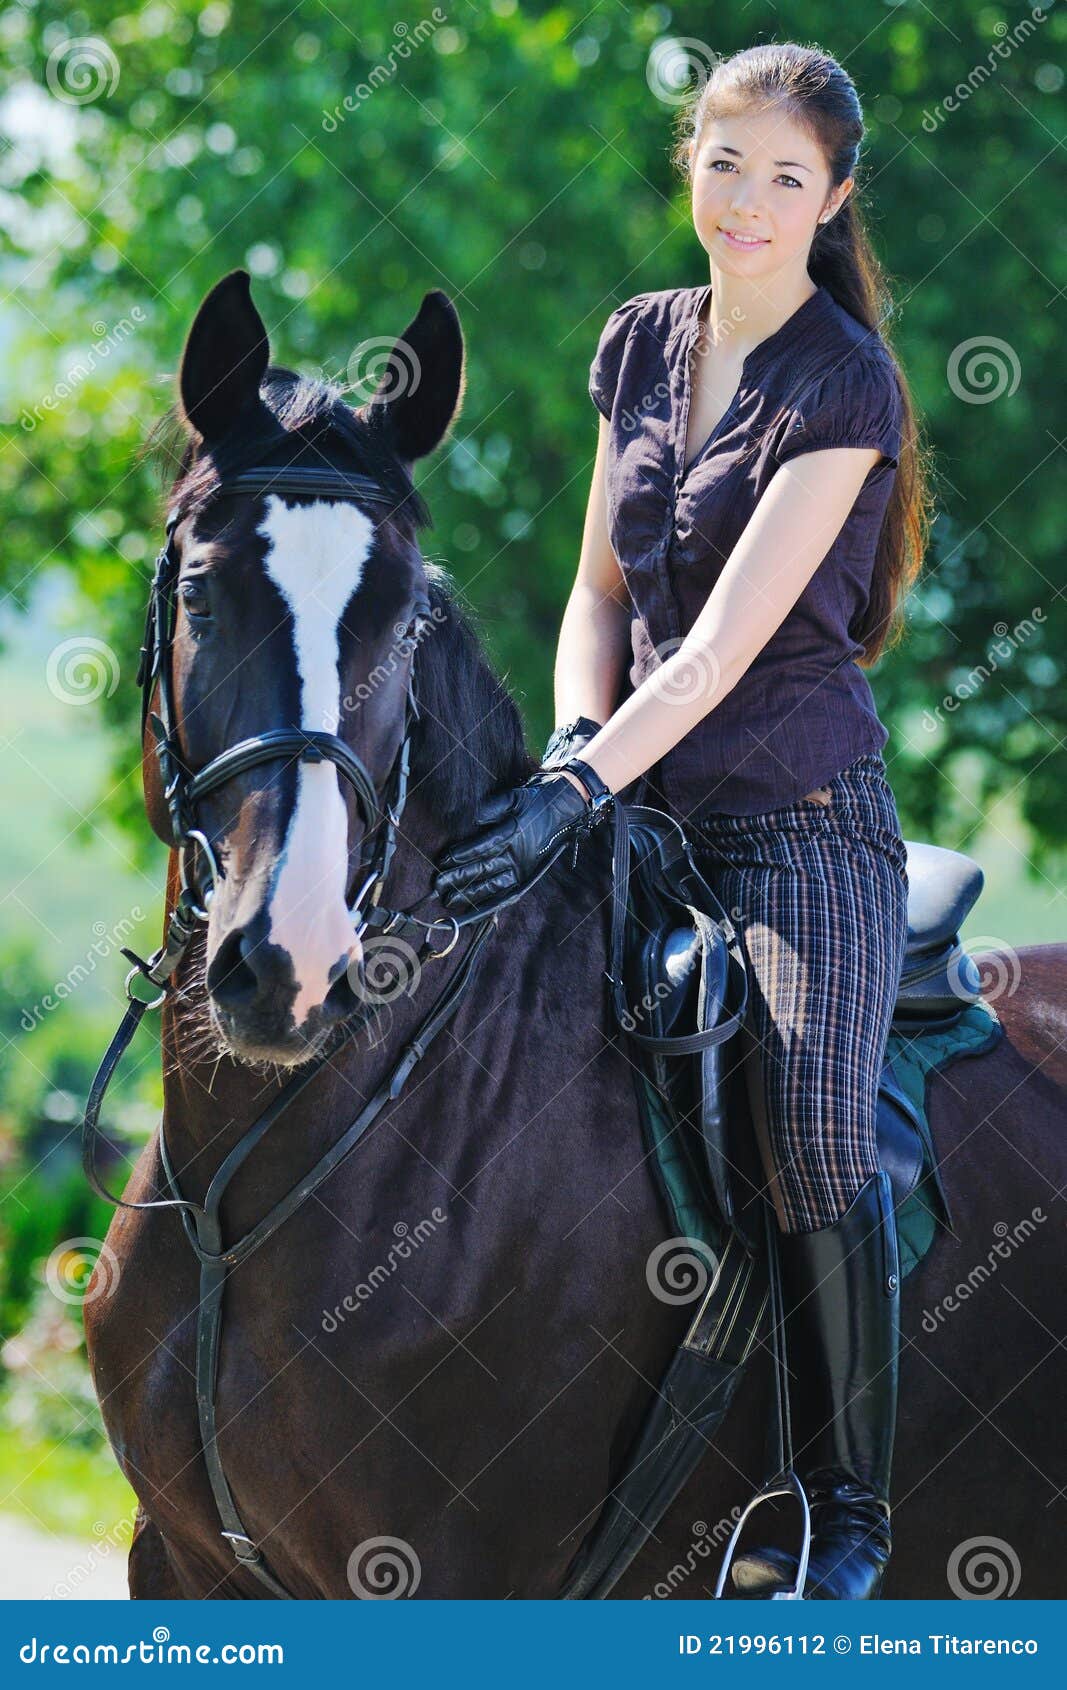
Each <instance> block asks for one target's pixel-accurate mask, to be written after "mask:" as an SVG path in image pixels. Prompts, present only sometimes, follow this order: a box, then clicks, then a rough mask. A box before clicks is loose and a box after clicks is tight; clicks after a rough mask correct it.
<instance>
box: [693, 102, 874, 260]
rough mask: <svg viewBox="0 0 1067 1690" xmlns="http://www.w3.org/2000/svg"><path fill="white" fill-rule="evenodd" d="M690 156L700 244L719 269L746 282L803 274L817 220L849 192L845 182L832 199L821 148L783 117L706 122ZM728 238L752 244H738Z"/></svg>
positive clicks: (770, 115)
mask: <svg viewBox="0 0 1067 1690" xmlns="http://www.w3.org/2000/svg"><path fill="white" fill-rule="evenodd" d="M690 157H691V161H692V186H693V225H694V227H695V229H696V232H697V235H698V236H699V238H700V243H701V245H702V246H703V247H704V250H705V251H706V252H707V254H708V256H709V257H710V258H711V260H712V262H713V263H714V264H716V265H717V266H718V268H719V269H720V270H724V271H726V272H727V273H728V274H729V275H737V276H744V277H746V278H747V279H749V280H755V279H757V278H759V277H766V276H769V275H772V274H773V273H774V272H775V271H777V270H780V269H782V268H783V267H784V266H786V265H788V264H790V263H791V262H792V263H797V264H802V265H804V266H805V267H806V265H807V255H808V249H809V248H810V246H811V243H812V240H813V238H814V236H815V232H816V230H817V228H818V223H819V218H820V217H823V216H825V215H826V214H828V213H829V212H831V211H832V210H836V209H837V207H838V206H840V205H841V204H842V203H843V201H844V200H845V199H846V197H847V196H848V194H849V192H850V191H851V188H852V178H851V177H849V178H848V179H847V180H846V181H844V182H842V184H841V186H840V187H839V188H838V189H836V190H835V191H834V193H833V194H831V192H830V172H829V171H828V169H827V167H826V163H825V160H824V158H823V155H822V153H821V151H820V150H819V147H818V146H817V145H816V143H815V141H814V140H812V138H811V137H810V136H809V135H807V134H806V133H805V131H804V130H802V129H800V128H799V127H798V126H797V125H796V124H795V123H794V122H792V121H791V119H790V118H788V117H786V116H785V114H784V113H783V112H781V111H778V112H775V111H766V112H763V113H761V114H760V115H758V116H757V115H753V116H751V117H727V118H711V119H709V121H708V122H707V123H706V124H705V126H704V133H703V135H702V136H701V138H700V142H699V144H698V145H696V146H694V148H693V149H692V151H691V154H690ZM731 234H737V235H742V236H744V235H747V236H750V237H755V239H754V241H752V243H751V244H748V245H742V244H741V243H740V242H735V241H733V240H731V239H730V236H731Z"/></svg>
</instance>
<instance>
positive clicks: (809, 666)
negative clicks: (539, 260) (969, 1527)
mask: <svg viewBox="0 0 1067 1690" xmlns="http://www.w3.org/2000/svg"><path fill="white" fill-rule="evenodd" d="M686 119H687V121H686V129H685V133H684V134H683V136H682V138H681V141H680V143H679V147H678V151H677V153H676V160H677V162H678V163H679V164H680V165H681V166H682V167H683V169H684V170H685V172H686V173H687V175H688V176H689V178H690V180H691V185H692V208H693V223H694V227H695V229H696V233H697V236H698V238H699V240H700V243H701V245H702V246H703V248H704V250H705V252H706V253H707V255H708V260H709V272H710V281H709V283H708V284H707V285H699V286H697V285H694V286H689V287H678V288H668V289H661V290H654V291H652V292H648V293H642V294H638V295H636V296H635V297H634V298H633V299H630V300H627V301H626V303H625V304H623V305H620V306H619V307H618V309H617V310H615V311H614V312H612V314H611V316H610V317H609V318H608V321H607V323H606V325H605V327H604V329H603V332H602V334H601V336H600V342H599V345H598V347H597V353H596V357H595V358H594V360H593V364H592V368H591V371H590V393H591V396H592V398H593V400H594V402H595V404H596V405H597V408H598V409H599V411H600V412H601V418H602V420H601V423H600V440H599V447H598V451H597V457H596V465H595V469H594V472H593V484H592V490H591V493H590V499H589V508H588V512H587V516H586V523H585V533H584V538H583V544H582V552H581V558H580V561H579V566H578V574H577V579H576V581H575V585H574V589H573V592H572V593H571V596H570V600H569V602H568V605H567V609H566V613H565V615H564V618H563V626H562V630H561V633H560V640H559V652H558V657H557V662H556V710H557V721H558V722H560V723H561V724H562V725H561V726H560V727H559V728H557V730H556V733H555V734H554V735H553V737H552V740H551V741H550V742H549V748H548V750H547V751H546V757H545V762H544V764H543V766H542V771H540V772H539V773H538V774H537V775H535V776H534V777H533V779H532V780H531V781H528V782H527V783H526V784H525V785H523V786H521V787H519V788H517V789H515V790H513V791H510V792H507V793H504V794H501V795H499V796H498V797H497V798H495V799H493V800H491V801H490V802H489V803H488V804H487V805H486V806H485V807H484V808H483V811H482V812H481V814H480V815H479V817H478V818H477V823H478V829H477V831H476V832H475V833H474V834H473V835H472V836H471V837H470V838H469V839H467V840H465V841H463V842H460V843H457V844H454V845H453V846H451V847H450V848H449V850H447V851H446V852H445V853H444V854H443V855H442V857H441V858H440V860H439V865H438V866H439V873H438V876H437V882H436V884H437V888H438V891H439V893H440V895H441V897H442V898H443V900H444V901H445V904H446V907H448V906H451V907H452V908H453V909H456V910H459V909H463V910H467V909H470V908H472V907H474V908H476V907H479V905H482V904H487V903H490V902H494V901H496V900H497V899H498V898H500V897H501V896H502V895H504V894H506V893H507V892H509V891H512V890H515V889H516V888H518V887H521V886H522V885H523V884H524V883H525V882H526V881H528V880H529V879H531V878H532V877H533V875H534V874H536V873H537V872H538V870H539V869H541V868H543V867H544V865H545V863H546V861H549V860H551V854H558V853H559V852H560V850H561V849H563V848H564V847H565V846H566V845H568V844H569V842H570V839H571V837H572V835H573V834H575V833H576V832H580V831H581V830H582V829H583V828H584V827H587V826H589V825H591V820H592V818H593V817H594V816H595V815H596V814H598V813H599V812H600V811H601V810H603V809H605V808H610V804H611V801H612V795H613V794H615V793H621V792H623V790H624V789H625V788H627V787H628V786H629V785H630V784H631V783H632V782H634V781H635V780H637V779H638V777H644V786H643V792H642V796H647V797H649V798H650V800H651V802H653V803H656V802H659V803H661V804H662V806H663V807H665V808H667V809H669V810H670V811H671V812H672V813H673V814H675V815H676V816H677V817H678V818H679V819H680V820H682V821H683V822H684V823H685V825H686V826H687V828H688V830H689V832H690V835H691V837H692V838H693V839H694V842H695V844H696V846H697V849H698V851H699V853H700V855H699V859H698V860H699V863H700V867H701V869H702V871H703V872H704V873H705V875H706V876H707V878H708V880H709V882H710V883H711V884H712V885H713V886H714V887H715V890H716V893H717V895H718V896H719V897H720V898H721V901H722V903H723V905H724V906H725V907H726V908H727V909H728V910H729V911H730V912H731V914H732V915H733V917H734V918H735V919H736V921H737V924H738V927H739V930H740V935H741V939H742V943H743V945H744V948H745V951H746V955H747V961H748V966H749V974H750V986H751V991H750V999H751V1005H752V1008H751V1013H750V1026H749V1036H750V1037H751V1038H752V1039H754V1040H755V1046H756V1048H755V1058H756V1071H757V1075H758V1080H757V1084H756V1085H755V1086H754V1087H753V1088H752V1089H753V1091H754V1104H755V1105H756V1107H755V1108H754V1118H755V1120H756V1125H757V1132H758V1135H759V1138H760V1143H761V1149H762V1151H763V1157H764V1163H765V1166H766V1167H767V1173H768V1184H769V1189H770V1195H771V1197H772V1200H773V1202H774V1205H775V1211H776V1214H777V1218H778V1226H779V1233H778V1248H779V1256H780V1263H781V1273H782V1283H783V1293H784V1301H785V1307H786V1343H787V1351H788V1358H789V1369H790V1399H791V1410H792V1426H793V1442H794V1451H795V1456H796V1460H797V1463H798V1466H799V1467H800V1470H801V1471H802V1472H803V1474H804V1477H805V1482H806V1489H807V1491H808V1496H809V1499H810V1502H811V1504H812V1526H813V1541H812V1554H811V1560H810V1567H809V1574H808V1584H807V1587H806V1594H807V1595H808V1596H815V1597H822V1598H838V1597H850V1598H853V1597H863V1598H869V1597H874V1596H877V1595H878V1594H879V1591H880V1588H881V1582H882V1576H883V1573H884V1569H885V1565H886V1562H887V1560H888V1557H889V1552H890V1546H891V1538H890V1525H889V1519H890V1509H889V1481H890V1464H891V1458H892V1448H893V1438H894V1430H895V1422H896V1400H897V1362H898V1350H899V1327H898V1298H899V1287H898V1275H897V1272H896V1267H895V1263H896V1232H895V1224H894V1217H893V1210H892V1201H891V1196H890V1189H889V1181H888V1176H887V1175H886V1174H885V1173H884V1172H882V1171H881V1170H880V1165H879V1160H878V1149H877V1142H876V1134H875V1107H876V1097H877V1084H878V1075H879V1071H880V1068H881V1063H882V1057H883V1047H884V1044H885V1040H886V1036H887V1033H888V1030H889V1023H890V1018H891V1015H892V1010H893V1004H894V999H895V995H896V989H897V985H898V981H899V975H900V970H901V965H902V961H903V953H904V945H905V939H906V931H907V877H906V868H905V862H906V858H905V850H904V844H903V841H902V839H901V835H900V826H899V821H898V817H897V811H896V806H895V803H894V799H893V794H892V791H891V789H890V787H889V785H888V782H887V780H886V774H885V765H884V762H883V759H882V756H881V749H882V747H883V746H884V744H885V742H886V739H887V737H888V736H887V733H886V730H885V728H884V727H883V725H882V723H881V722H880V720H879V718H878V715H877V712H876V710H875V706H874V701H873V698H872V695H871V690H870V687H869V685H868V682H867V679H866V677H865V675H864V673H863V670H862V669H861V667H860V663H861V662H862V663H863V664H870V663H871V662H873V660H874V659H875V658H876V657H877V656H878V655H879V653H880V652H881V651H882V649H883V647H884V646H885V645H886V643H887V641H888V639H889V637H890V635H891V634H892V632H893V629H894V624H895V612H896V609H897V605H898V601H899V598H900V596H901V594H902V591H903V589H904V588H905V587H906V586H907V584H908V583H909V582H910V580H911V579H912V577H913V576H914V574H915V573H916V571H917V569H918V566H919V563H920V561H921V556H922V550H923V545H924V542H925V537H926V532H927V526H928V520H927V511H926V493H925V487H924V481H923V474H922V466H921V463H920V462H919V459H918V454H917V450H916V446H915V442H914V425H913V418H912V411H911V406H910V401H909V398H908V393H907V388H906V385H905V383H904V380H903V378H902V376H901V375H900V372H899V370H898V368H897V366H896V363H895V361H894V359H893V357H892V355H891V353H890V351H889V349H888V346H887V343H886V341H885V339H884V338H883V336H882V335H881V333H880V323H881V321H882V319H883V317H884V315H885V310H884V304H885V293H884V289H883V287H882V284H881V279H880V274H879V270H878V266H877V262H876V260H875V258H874V256H873V253H872V251H871V248H870V245H869V243H868V240H867V237H866V235H865V233H864V229H863V225H862V223H861V219H860V214H859V211H858V209H857V205H856V179H855V170H856V165H857V162H858V157H859V150H860V142H861V139H862V136H863V121H862V114H861V110H860V105H859V101H858V98H857V95H856V91H855V88H854V87H853V84H852V82H851V81H850V79H849V77H848V76H847V75H846V73H845V71H844V70H843V69H842V68H841V66H840V65H839V64H838V63H837V62H836V61H835V60H834V59H832V58H829V57H828V56H826V55H825V54H823V53H820V52H818V51H816V50H813V49H809V48H805V47H800V46H796V45H793V44H786V45H781V44H772V45H766V46H759V47H754V48H750V49H748V50H746V51H744V52H741V53H738V54H736V55H735V56H734V57H733V58H731V59H728V60H725V61H722V62H720V63H719V64H718V65H717V66H716V67H715V69H714V71H713V73H712V74H711V76H710V78H709V79H708V81H707V82H706V84H705V85H704V87H703V88H702V90H701V91H700V93H699V96H698V97H697V99H696V100H695V102H694V104H693V106H692V109H691V110H690V111H689V112H688V113H687V114H686ZM628 648H632V666H631V668H630V671H629V682H630V686H631V689H632V690H630V692H629V695H628V696H625V697H624V699H623V702H622V703H619V702H618V700H619V699H620V696H622V694H623V692H624V691H625V679H626V677H625V676H624V674H623V671H624V668H625V664H626V657H627V655H630V650H629V649H628ZM579 750H580V752H581V756H580V757H578V756H576V755H575V753H576V752H577V751H579ZM795 1570H796V1563H795V1560H794V1559H793V1558H792V1557H790V1556H788V1555H786V1554H785V1553H783V1552H781V1551H778V1550H775V1549H764V1550H754V1551H751V1552H749V1553H748V1554H746V1555H744V1556H743V1557H741V1558H739V1559H738V1561H737V1562H736V1563H735V1566H734V1581H735V1584H736V1585H737V1586H738V1588H739V1589H741V1590H743V1591H745V1592H753V1593H765V1594H769V1593H770V1591H771V1590H772V1589H773V1588H776V1587H777V1586H779V1585H780V1584H781V1583H782V1582H783V1581H784V1580H787V1579H790V1580H791V1579H792V1577H793V1575H794V1573H795Z"/></svg>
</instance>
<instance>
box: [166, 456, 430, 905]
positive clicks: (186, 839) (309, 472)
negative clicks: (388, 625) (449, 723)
mask: <svg viewBox="0 0 1067 1690" xmlns="http://www.w3.org/2000/svg"><path fill="white" fill-rule="evenodd" d="M242 493H262V494H267V493H277V494H280V495H283V496H284V495H286V494H304V495H307V494H313V495H315V496H316V497H318V498H324V499H333V500H349V501H351V502H353V503H359V502H361V501H366V500H370V501H373V502H375V503H378V504H388V505H390V506H393V505H394V504H395V500H394V499H393V498H391V497H390V495H389V494H388V493H386V492H385V490H384V489H383V488H382V487H381V486H380V485H379V484H378V482H376V481H373V480H372V479H371V478H370V477H369V476H365V475H356V474H350V473H348V472H347V471H343V470H335V469H330V468H312V467H308V468H305V467H302V466H300V465H286V466H284V467H282V468H278V469H271V468H256V469H245V470H241V471H240V472H238V473H236V474H234V475H231V476H229V477H228V478H225V479H224V480H222V481H221V482H220V484H219V485H218V487H216V488H214V489H212V491H211V492H210V494H209V495H208V496H207V497H208V501H212V500H215V499H227V498H235V497H237V496H238V495H240V494H242ZM179 514H180V513H179V512H177V511H171V512H170V514H169V516H168V519H167V537H166V541H165V542H164V545H163V549H162V551H161V552H160V554H159V556H158V558H157V559H156V568H155V575H154V577H153V580H152V589H151V593H150V596H149V601H148V613H147V616H146V619H145V635H144V643H143V645H142V647H141V661H140V665H139V667H138V671H137V684H138V686H140V687H141V689H142V693H141V737H142V742H143V739H144V733H145V728H146V727H147V726H150V727H151V729H152V732H153V734H154V736H155V741H156V757H157V759H158V762H159V771H160V778H161V780H162V784H163V796H164V799H165V801H166V804H167V809H168V812H169V815H170V824H171V832H172V834H173V838H174V844H175V846H176V848H177V851H178V859H179V864H180V868H181V885H182V893H181V904H182V912H183V916H184V918H185V919H187V920H188V919H192V920H196V921H206V920H207V917H208V905H209V903H210V901H211V897H212V894H213V892H214V890H215V886H216V883H217V881H218V879H219V869H218V865H217V863H216V860H215V854H214V851H213V850H212V848H211V842H210V840H209V838H208V835H207V833H206V831H205V829H204V828H203V827H201V826H200V825H199V823H198V819H197V814H196V805H197V803H198V801H199V800H200V799H202V798H205V797H206V796H207V795H208V793H211V792H215V791H217V790H218V788H219V787H220V786H223V785H225V783H226V782H227V781H230V780H233V779H234V777H235V776H236V775H240V774H244V773H245V772H246V771H247V770H248V769H254V768H256V767H257V766H258V765H259V764H260V763H269V762H273V761H274V760H275V759H277V758H287V759H290V760H295V761H298V762H305V763H321V762H324V761H325V762H330V763H333V765H334V766H335V768H336V769H337V770H338V771H339V773H340V774H342V775H343V776H344V778H345V779H346V780H347V781H348V784H349V785H350V786H351V788H352V790H353V792H354V793H355V797H356V804H357V807H358V809H359V812H360V816H361V818H362V820H363V823H364V826H365V828H366V836H365V838H364V841H363V848H362V849H361V852H360V861H359V867H360V869H362V868H364V867H366V866H367V847H368V845H369V844H370V843H371V842H375V846H376V848H375V851H374V857H373V862H372V864H371V866H370V870H369V873H368V874H367V875H366V877H365V878H364V880H363V882H362V884H361V885H360V886H359V888H358V890H357V893H356V898H355V901H354V903H353V904H352V905H351V906H350V908H351V914H352V919H353V923H354V924H355V927H356V933H357V936H358V935H359V934H361V933H362V932H363V930H364V928H365V927H366V925H367V919H366V918H365V917H364V916H363V913H362V911H363V905H364V904H365V903H367V902H368V901H369V902H370V903H371V904H375V903H377V901H378V898H379V897H380V895H381V890H382V886H383V884H384V881H385V877H386V875H387V873H388V872H389V865H390V863H391V861H392V857H393V852H394V851H395V849H396V830H397V827H398V826H399V822H400V817H401V815H402V814H403V810H404V804H405V802H406V799H407V788H408V772H409V768H410V760H411V729H412V725H413V724H414V723H415V722H416V721H417V720H418V716H419V709H418V704H417V702H416V698H415V687H414V660H413V661H412V666H411V672H410V674H409V677H408V687H407V696H406V700H405V707H404V734H403V738H402V740H401V743H400V747H399V749H398V751H397V754H396V757H395V758H394V760H393V765H392V768H391V769H390V772H389V776H388V778H387V782H386V794H385V796H383V797H382V798H379V794H378V790H377V788H376V786H375V784H374V780H373V778H372V776H371V774H370V771H369V770H368V768H367V766H366V764H365V763H364V762H363V760H362V758H360V757H359V756H358V755H357V754H356V752H355V751H353V750H352V748H351V746H349V745H346V744H345V742H344V740H343V739H341V738H339V737H338V735H337V734H332V733H326V732H318V731H315V730H312V729H309V728H302V727H296V726H294V727H290V728H272V729H269V730H268V731H266V732H264V733H260V734H253V735H252V736H251V737H250V738H248V739H243V740H241V741H239V743H238V744H236V745H231V746H229V747H228V748H227V749H226V750H225V751H222V752H220V753H219V755H218V756H217V757H213V758H212V760H211V761H210V762H209V763H208V764H206V765H205V767H204V768H202V769H200V770H198V771H197V772H196V773H195V774H190V772H189V770H188V769H187V767H186V765H185V762H184V759H183V756H182V752H181V748H180V745H179V740H178V722H177V712H176V710H175V705H174V677H173V667H172V654H173V640H174V625H175V615H176V610H175V589H176V587H177V582H178V574H179V570H180V567H181V563H180V559H179V558H178V556H177V554H176V552H175V548H174V530H175V528H176V526H177V523H178V520H179ZM429 615H430V605H429V602H428V601H426V600H425V599H424V600H422V601H421V602H420V603H419V604H418V605H417V606H416V610H415V614H414V616H413V618H412V621H411V623H410V624H409V626H408V629H407V630H406V633H405V638H407V639H412V638H414V634H415V630H416V628H417V626H418V623H419V621H420V620H421V619H422V618H424V617H429ZM157 682H158V706H159V707H158V711H156V712H152V711H151V710H150V703H151V698H152V693H153V690H154V688H155V686H156V683H157ZM194 851H195V852H196V854H197V856H198V857H199V858H200V859H201V861H202V863H203V865H204V866H206V869H207V876H208V879H207V884H206V885H205V886H202V885H201V872H202V870H201V869H199V868H198V867H197V866H195V865H194V862H193V853H194ZM357 872H358V871H357Z"/></svg>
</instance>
